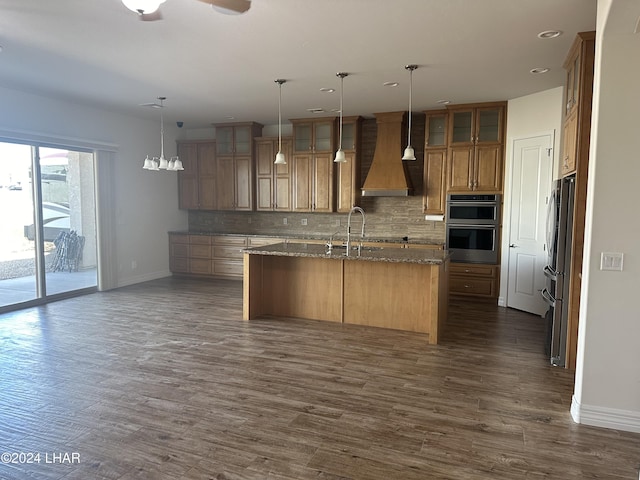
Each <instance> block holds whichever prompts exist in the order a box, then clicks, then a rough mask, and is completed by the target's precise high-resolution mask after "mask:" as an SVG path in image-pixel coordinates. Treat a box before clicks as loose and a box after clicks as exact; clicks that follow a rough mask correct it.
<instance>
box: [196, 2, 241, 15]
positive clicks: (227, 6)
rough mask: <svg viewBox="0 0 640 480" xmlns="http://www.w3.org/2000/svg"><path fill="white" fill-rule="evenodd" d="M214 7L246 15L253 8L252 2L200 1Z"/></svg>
mask: <svg viewBox="0 0 640 480" xmlns="http://www.w3.org/2000/svg"><path fill="white" fill-rule="evenodd" d="M200 1H201V2H204V3H208V4H209V5H213V6H214V7H219V8H222V9H224V10H230V11H232V12H236V13H244V12H246V11H247V10H249V8H251V0H200Z"/></svg>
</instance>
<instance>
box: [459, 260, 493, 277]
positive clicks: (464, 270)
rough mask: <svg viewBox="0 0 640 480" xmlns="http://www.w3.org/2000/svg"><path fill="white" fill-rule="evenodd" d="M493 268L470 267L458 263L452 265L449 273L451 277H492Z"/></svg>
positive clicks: (483, 266) (478, 265)
mask: <svg viewBox="0 0 640 480" xmlns="http://www.w3.org/2000/svg"><path fill="white" fill-rule="evenodd" d="M494 270H495V267H494V266H493V265H481V264H477V265H472V264H468V263H465V264H460V263H452V264H451V268H450V270H449V272H450V273H451V275H455V274H461V275H470V276H471V275H473V276H478V277H493V272H494Z"/></svg>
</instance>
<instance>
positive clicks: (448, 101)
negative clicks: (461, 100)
mask: <svg viewBox="0 0 640 480" xmlns="http://www.w3.org/2000/svg"><path fill="white" fill-rule="evenodd" d="M436 103H438V104H440V105H449V104H450V103H451V100H438V101H437V102H436Z"/></svg>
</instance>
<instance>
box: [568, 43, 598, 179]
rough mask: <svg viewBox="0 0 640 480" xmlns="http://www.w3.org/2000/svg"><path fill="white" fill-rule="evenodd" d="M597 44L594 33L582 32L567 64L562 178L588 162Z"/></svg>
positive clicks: (570, 51) (569, 55)
mask: <svg viewBox="0 0 640 480" xmlns="http://www.w3.org/2000/svg"><path fill="white" fill-rule="evenodd" d="M594 44H595V35H594V33H593V32H583V33H579V34H578V36H577V37H576V39H575V41H574V43H573V45H572V47H571V50H569V54H568V55H567V59H566V60H565V63H564V68H565V69H566V71H567V84H566V91H565V93H566V103H565V117H564V127H563V142H562V146H563V148H562V155H561V162H560V173H561V175H562V176H567V175H571V174H573V173H575V172H576V169H577V164H578V162H579V161H580V160H583V161H585V162H586V161H587V158H588V145H589V141H588V139H589V136H590V125H587V124H586V123H585V122H587V121H590V119H591V100H592V98H593V62H594ZM585 132H586V134H585ZM585 138H586V139H587V140H586V141H585ZM585 145H586V148H585Z"/></svg>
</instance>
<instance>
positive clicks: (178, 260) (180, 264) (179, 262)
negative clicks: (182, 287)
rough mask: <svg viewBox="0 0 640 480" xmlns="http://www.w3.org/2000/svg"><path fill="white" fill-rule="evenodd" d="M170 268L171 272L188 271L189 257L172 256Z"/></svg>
mask: <svg viewBox="0 0 640 480" xmlns="http://www.w3.org/2000/svg"><path fill="white" fill-rule="evenodd" d="M170 270H171V271H172V272H173V273H189V259H188V258H186V257H174V258H172V259H171V266H170Z"/></svg>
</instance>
